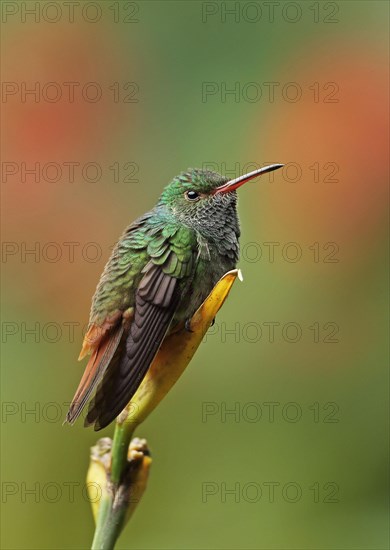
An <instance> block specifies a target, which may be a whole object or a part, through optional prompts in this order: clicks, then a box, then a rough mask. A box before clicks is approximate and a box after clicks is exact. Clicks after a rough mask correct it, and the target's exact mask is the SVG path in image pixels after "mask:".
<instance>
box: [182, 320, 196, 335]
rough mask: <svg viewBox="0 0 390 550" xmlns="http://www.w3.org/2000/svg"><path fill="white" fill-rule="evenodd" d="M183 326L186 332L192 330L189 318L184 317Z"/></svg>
mask: <svg viewBox="0 0 390 550" xmlns="http://www.w3.org/2000/svg"><path fill="white" fill-rule="evenodd" d="M184 328H185V329H186V331H187V332H194V331H193V330H192V328H191V319H186V322H185V324H184Z"/></svg>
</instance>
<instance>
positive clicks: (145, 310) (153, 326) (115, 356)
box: [71, 214, 197, 430]
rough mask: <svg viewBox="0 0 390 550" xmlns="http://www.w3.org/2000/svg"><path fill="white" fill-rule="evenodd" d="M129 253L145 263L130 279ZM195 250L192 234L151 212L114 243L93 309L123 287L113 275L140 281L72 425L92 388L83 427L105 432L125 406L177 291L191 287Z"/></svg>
mask: <svg viewBox="0 0 390 550" xmlns="http://www.w3.org/2000/svg"><path fill="white" fill-rule="evenodd" d="M138 230H139V231H138ZM121 243H122V244H121ZM131 250H133V251H134V252H136V254H142V250H143V251H144V253H145V255H147V257H148V259H149V261H148V263H146V265H145V264H144V265H145V267H143V269H142V272H140V271H138V273H137V272H136V271H135V272H134V275H133V274H131V273H130V271H129V270H131V269H132V261H131V260H132V257H131V254H130V252H131ZM196 251H197V244H196V236H195V235H194V233H193V232H191V231H190V230H189V229H187V228H185V227H184V226H178V225H177V224H176V223H165V222H161V220H160V221H158V219H157V221H156V218H155V217H152V216H151V215H150V214H148V215H145V216H144V217H143V218H140V220H139V221H138V222H136V223H135V224H133V226H131V227H130V228H128V230H126V232H125V234H124V236H123V240H122V241H120V242H119V244H118V251H117V254H118V256H115V258H114V259H113V260H112V261H113V262H114V264H115V265H114V267H115V269H114V270H112V271H110V270H108V271H107V274H106V275H104V274H103V277H102V280H101V281H102V282H101V289H100V293H99V292H98V293H97V298H96V299H95V302H94V304H95V309H94V311H95V312H96V313H97V314H99V315H101V316H103V314H104V313H105V304H106V301H105V300H106V297H108V299H109V298H110V292H111V290H112V289H111V287H112V288H114V287H115V285H116V280H117V281H118V284H119V285H122V284H123V283H122V280H121V279H119V278H118V277H117V275H118V274H119V275H121V276H122V275H123V276H125V274H126V272H127V273H130V275H131V277H140V279H139V282H137V284H138V288H137V290H136V291H135V295H134V298H133V302H132V303H129V304H128V305H130V306H134V315H133V318H132V320H131V324H130V326H128V325H127V328H124V327H125V326H126V325H123V324H122V323H121V324H119V323H118V325H117V327H116V331H115V332H114V331H113V332H112V333H111V334H110V337H109V338H108V341H107V340H106V342H105V345H106V346H107V348H105V347H102V349H100V353H99V355H98V356H97V357H96V358H95V359H97V360H98V361H97V362H96V363H94V371H93V373H92V375H89V377H88V379H87V380H86V383H85V384H84V386H83V392H82V393H81V395H80V398H81V403H80V404H77V411H76V410H75V411H74V414H71V417H72V418H71V420H72V421H74V420H75V418H77V416H78V415H79V414H80V412H81V409H82V407H83V406H84V405H85V403H86V401H87V399H88V398H90V396H91V393H92V391H93V390H94V389H95V388H96V386H97V389H96V393H95V396H94V397H93V399H92V400H91V401H90V404H89V408H88V414H87V417H86V420H85V424H86V425H91V424H94V427H95V430H99V429H101V428H104V427H105V426H107V425H108V424H109V423H110V422H112V421H113V420H114V419H115V417H116V416H118V414H119V413H120V412H121V411H122V410H123V409H124V408H125V406H126V405H127V403H128V402H129V401H130V399H131V398H132V397H133V395H134V394H135V392H136V391H137V389H138V387H139V385H140V384H141V382H142V380H143V378H144V377H145V374H146V372H147V370H148V368H149V366H150V364H151V362H152V361H153V359H154V357H155V355H156V353H157V351H158V349H159V347H160V345H161V343H162V341H163V339H164V337H165V335H166V333H167V331H168V329H169V326H170V323H171V321H172V319H173V317H174V315H175V311H176V309H177V307H178V304H179V302H180V298H181V296H182V293H183V292H184V291H185V289H186V288H188V286H187V285H189V284H190V281H191V277H192V274H193V264H194V261H195V257H196ZM122 264H123V265H122ZM119 269H120V273H119ZM122 272H124V273H122ZM134 280H136V279H134ZM129 288H130V287H129ZM127 307H128V306H127ZM111 339H112V340H111ZM84 392H85V393H84Z"/></svg>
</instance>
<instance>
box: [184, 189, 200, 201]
mask: <svg viewBox="0 0 390 550" xmlns="http://www.w3.org/2000/svg"><path fill="white" fill-rule="evenodd" d="M184 196H185V198H186V199H187V200H189V201H198V200H199V199H200V196H199V194H198V193H197V192H196V191H186V192H185V193H184Z"/></svg>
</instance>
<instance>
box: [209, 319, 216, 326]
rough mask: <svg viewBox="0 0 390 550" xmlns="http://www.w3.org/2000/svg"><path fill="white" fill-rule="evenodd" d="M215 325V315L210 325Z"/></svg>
mask: <svg viewBox="0 0 390 550" xmlns="http://www.w3.org/2000/svg"><path fill="white" fill-rule="evenodd" d="M214 325H215V317H214V319H213V320H212V321H211V324H210V327H213V326H214Z"/></svg>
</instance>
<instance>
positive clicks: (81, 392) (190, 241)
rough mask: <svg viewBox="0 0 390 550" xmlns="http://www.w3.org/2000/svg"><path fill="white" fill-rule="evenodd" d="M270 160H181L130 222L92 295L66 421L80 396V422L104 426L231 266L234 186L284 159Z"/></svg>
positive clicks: (235, 238)
mask: <svg viewBox="0 0 390 550" xmlns="http://www.w3.org/2000/svg"><path fill="white" fill-rule="evenodd" d="M282 166H283V164H271V165H269V166H266V167H263V168H260V169H257V170H254V171H252V172H250V173H248V174H245V175H242V176H239V177H237V178H235V179H231V180H229V178H226V177H224V176H222V175H220V174H218V173H216V172H212V171H208V170H201V169H188V170H187V171H185V172H183V173H181V174H179V175H178V176H176V177H175V178H173V180H172V181H171V183H169V184H168V185H167V187H166V188H165V189H164V190H163V192H162V194H161V196H160V199H159V200H158V202H157V204H156V206H155V207H154V208H153V209H152V210H151V211H150V212H147V213H146V214H144V215H143V216H141V217H140V218H138V219H137V220H136V221H135V222H134V223H132V224H131V225H129V226H128V227H127V229H126V230H125V231H124V233H123V234H122V236H121V237H120V239H119V241H118V243H117V244H116V246H115V247H114V249H113V251H112V254H111V256H110V258H109V260H108V262H107V264H106V266H105V268H104V271H103V273H102V275H101V278H100V281H99V283H98V285H97V288H96V291H95V294H94V296H93V299H92V306H91V311H90V318H89V325H88V331H87V333H86V335H85V338H84V341H83V346H82V350H81V353H80V356H79V360H81V359H83V358H84V357H85V356H86V355H88V354H90V355H91V357H90V359H89V361H88V364H87V366H86V369H85V372H84V374H83V376H82V378H81V381H80V384H79V386H78V388H77V390H76V393H75V395H74V397H73V400H72V402H71V405H70V407H69V411H68V413H67V416H66V422H68V423H70V424H73V423H74V422H75V421H76V419H77V418H78V417H79V416H80V414H81V412H82V410H83V409H84V407H85V405H86V404H87V402H89V405H88V412H87V415H86V418H85V422H84V424H85V426H91V425H93V426H94V429H95V430H96V431H97V430H101V429H103V428H105V427H106V426H107V425H108V424H110V423H111V422H112V421H113V420H114V419H115V418H116V417H117V416H118V415H119V414H120V413H121V411H122V410H123V409H124V408H125V407H126V405H127V404H128V403H129V401H130V400H131V398H132V396H133V395H134V394H135V392H136V391H137V389H138V387H139V385H140V384H141V382H142V380H143V379H144V377H145V375H146V373H147V371H148V369H149V367H150V365H151V363H152V361H153V359H154V357H155V355H156V354H157V352H158V350H159V348H160V346H161V344H162V342H163V341H164V338H165V337H166V336H167V335H169V334H171V333H172V332H173V331H176V330H179V329H180V328H182V329H183V328H187V330H190V325H189V321H190V320H191V317H192V316H193V314H194V313H195V311H196V310H197V309H198V307H199V306H200V305H201V304H202V303H203V301H204V300H205V299H206V298H207V296H208V295H209V293H210V292H211V290H212V289H213V288H214V286H215V285H216V283H217V282H218V281H219V279H220V278H221V277H222V276H223V275H224V274H225V273H226V272H227V271H230V270H232V269H234V268H235V267H236V264H237V262H238V259H239V238H240V225H239V218H238V214H237V192H236V190H237V189H238V188H239V187H241V186H242V185H243V184H244V183H246V182H248V181H250V180H252V179H253V178H256V177H257V176H260V175H262V174H265V173H267V172H272V171H273V170H277V169H278V168H281V167H282Z"/></svg>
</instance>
